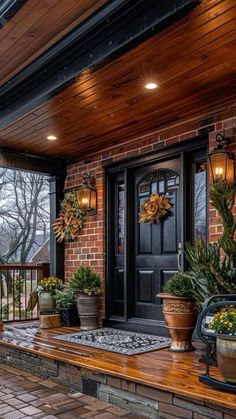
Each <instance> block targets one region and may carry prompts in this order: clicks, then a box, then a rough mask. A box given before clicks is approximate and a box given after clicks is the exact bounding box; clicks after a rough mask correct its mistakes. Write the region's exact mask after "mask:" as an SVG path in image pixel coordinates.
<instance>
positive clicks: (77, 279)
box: [69, 266, 101, 295]
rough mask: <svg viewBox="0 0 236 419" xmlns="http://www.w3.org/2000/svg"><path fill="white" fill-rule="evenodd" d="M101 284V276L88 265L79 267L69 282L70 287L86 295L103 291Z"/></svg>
mask: <svg viewBox="0 0 236 419" xmlns="http://www.w3.org/2000/svg"><path fill="white" fill-rule="evenodd" d="M100 284H101V279H100V276H99V275H98V274H97V273H96V272H94V271H93V270H92V269H91V268H89V267H88V266H81V267H80V268H77V269H76V270H75V271H74V273H73V275H72V277H71V279H70V282H69V286H70V288H73V289H76V290H78V291H79V292H81V293H82V294H86V295H98V294H99V293H100V292H101V289H100Z"/></svg>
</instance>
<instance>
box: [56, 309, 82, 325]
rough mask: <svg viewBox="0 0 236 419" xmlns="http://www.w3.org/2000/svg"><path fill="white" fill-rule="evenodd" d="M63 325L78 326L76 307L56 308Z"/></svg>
mask: <svg viewBox="0 0 236 419" xmlns="http://www.w3.org/2000/svg"><path fill="white" fill-rule="evenodd" d="M58 311H59V313H60V316H61V321H62V324H63V326H78V325H79V316H78V311H77V307H69V308H58Z"/></svg>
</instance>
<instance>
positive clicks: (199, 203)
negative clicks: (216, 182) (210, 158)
mask: <svg viewBox="0 0 236 419" xmlns="http://www.w3.org/2000/svg"><path fill="white" fill-rule="evenodd" d="M206 167H207V164H206V160H205V159H204V160H201V161H198V162H196V163H195V173H194V241H197V240H203V241H206V240H207V172H206Z"/></svg>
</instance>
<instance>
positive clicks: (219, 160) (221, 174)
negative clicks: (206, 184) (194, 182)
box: [209, 152, 228, 182]
mask: <svg viewBox="0 0 236 419" xmlns="http://www.w3.org/2000/svg"><path fill="white" fill-rule="evenodd" d="M209 160H210V169H211V170H210V175H211V176H210V177H211V179H210V180H211V181H213V182H215V181H217V180H226V174H227V161H228V154H227V153H224V152H222V153H212V154H211V155H210V156H209Z"/></svg>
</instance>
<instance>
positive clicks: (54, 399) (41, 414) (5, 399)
mask: <svg viewBox="0 0 236 419" xmlns="http://www.w3.org/2000/svg"><path fill="white" fill-rule="evenodd" d="M119 417H123V418H129V419H131V418H133V419H134V418H135V419H138V418H142V417H143V416H138V415H134V414H131V413H130V412H128V411H127V410H126V409H123V408H120V407H116V406H114V405H112V404H110V403H105V402H103V401H100V400H97V399H95V398H94V397H91V396H86V395H84V394H82V393H74V394H73V393H69V392H68V389H67V388H66V387H63V386H61V385H58V384H56V383H54V382H53V381H50V380H43V379H42V378H40V377H37V376H35V375H32V374H30V373H28V372H25V371H22V370H19V369H17V368H12V367H10V366H8V365H5V364H0V419H19V418H23V419H28V418H44V419H53V418H61V419H73V418H100V419H112V418H119Z"/></svg>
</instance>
